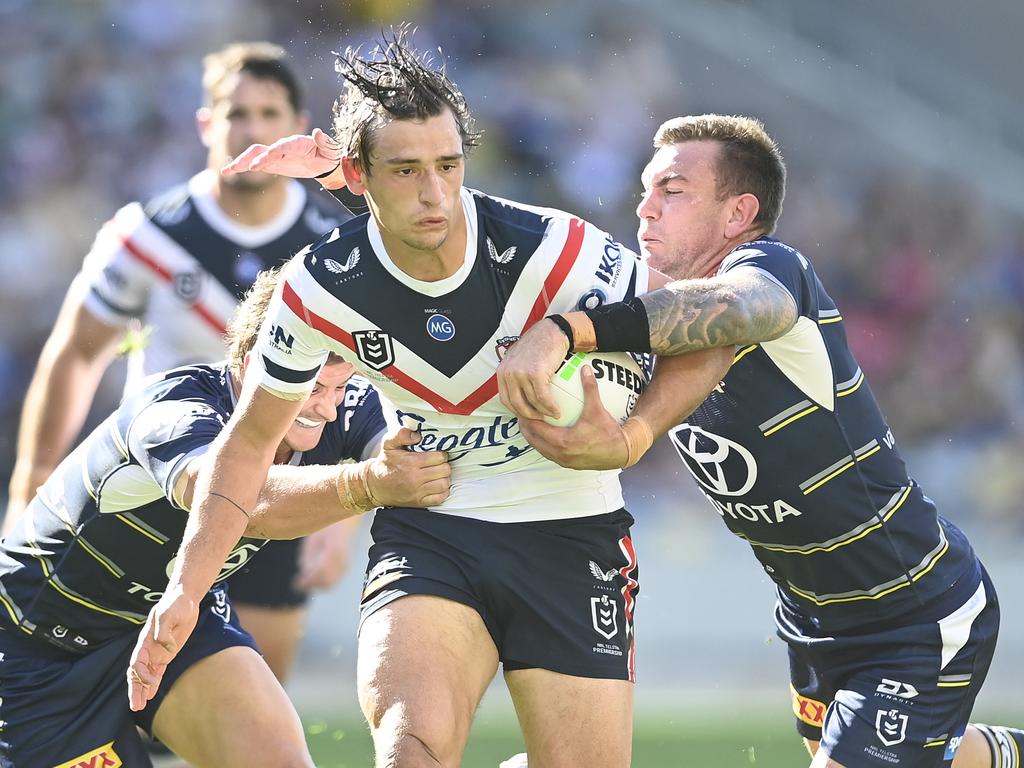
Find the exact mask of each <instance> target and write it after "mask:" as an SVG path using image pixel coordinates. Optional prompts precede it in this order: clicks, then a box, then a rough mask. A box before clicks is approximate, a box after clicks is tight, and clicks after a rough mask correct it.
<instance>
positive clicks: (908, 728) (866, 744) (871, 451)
mask: <svg viewBox="0 0 1024 768" xmlns="http://www.w3.org/2000/svg"><path fill="white" fill-rule="evenodd" d="M654 145H655V148H656V151H655V153H654V156H653V158H652V160H651V161H650V163H648V165H647V167H646V169H645V170H644V173H643V185H644V195H643V198H642V200H641V202H640V205H639V207H638V208H637V214H638V216H639V217H640V230H639V239H640V245H641V250H642V251H643V252H644V254H645V255H646V256H647V257H648V259H649V262H650V264H651V266H652V267H655V268H659V269H662V270H664V271H665V272H666V273H667V274H669V275H670V276H672V277H673V278H676V279H677V282H673V283H671V284H669V285H668V286H667V287H666V288H665V289H662V290H659V291H655V292H653V293H650V294H648V295H645V296H643V297H641V298H635V299H632V300H630V301H628V302H626V303H624V304H608V305H605V306H604V307H601V308H598V309H596V310H593V311H589V310H588V311H587V312H585V313H584V312H575V313H569V314H567V315H562V316H560V317H556V318H553V319H552V320H551V321H546V322H543V323H538V324H537V326H536V327H535V328H534V329H532V330H531V331H530V332H529V333H528V334H527V335H525V336H524V337H523V339H521V340H520V342H519V343H518V344H517V345H516V346H515V347H514V348H513V349H512V350H511V351H510V353H509V355H508V356H507V357H506V359H505V362H504V363H503V365H502V367H501V369H500V370H499V377H500V380H501V387H502V397H503V400H504V401H505V402H506V403H507V404H509V406H510V407H511V408H512V409H513V410H514V411H515V412H517V413H519V414H520V415H522V416H524V417H529V418H530V419H533V418H538V417H540V416H541V415H542V414H544V413H551V412H552V411H553V410H555V409H554V408H553V407H552V403H551V399H550V396H549V394H548V393H547V392H546V389H547V380H548V378H549V376H550V374H551V372H552V371H554V369H555V366H557V364H558V362H559V361H560V360H561V359H562V356H563V355H564V354H565V352H566V349H575V350H577V351H585V350H591V349H602V350H607V351H612V350H617V351H624V350H628V351H634V352H651V351H653V352H655V353H657V354H659V355H676V354H682V353H690V352H694V351H698V350H707V349H712V348H724V349H728V350H735V357H734V359H733V361H732V366H731V368H730V369H729V372H728V374H727V375H726V376H725V377H724V379H723V380H722V381H721V382H720V383H719V384H717V386H715V387H714V389H713V390H710V391H709V392H708V397H707V399H706V400H705V401H704V403H702V404H701V405H700V407H699V408H697V409H696V411H695V412H694V413H692V414H691V415H690V416H689V417H688V419H687V420H686V421H685V422H684V423H682V424H680V425H678V426H676V427H674V428H672V429H671V430H669V436H670V438H671V440H672V444H673V446H674V447H675V448H676V451H677V452H678V453H679V456H680V458H681V459H682V460H683V463H684V464H685V465H686V466H687V468H688V469H689V470H690V472H691V473H692V474H693V476H694V478H695V479H696V481H697V483H698V485H699V486H700V489H701V491H702V492H703V493H704V495H705V496H707V498H708V499H709V500H710V501H711V503H712V504H713V506H714V508H715V510H716V511H717V512H718V514H719V515H721V516H722V519H723V520H724V522H725V523H726V525H728V526H729V528H730V529H731V530H732V531H733V532H735V533H736V534H737V535H739V536H740V537H741V538H743V539H744V540H746V541H747V542H748V543H749V544H750V546H751V547H752V548H753V551H754V554H755V555H756V556H757V558H758V560H759V561H760V562H761V565H762V566H763V567H764V569H765V572H766V573H767V574H768V575H769V577H770V578H771V579H772V580H773V581H774V582H775V583H776V584H777V586H778V596H779V601H778V605H777V608H776V612H775V618H776V624H777V629H778V634H779V636H780V637H781V638H782V639H783V640H785V641H786V643H787V644H788V647H789V659H790V672H791V680H792V695H793V708H794V713H795V714H796V716H797V718H798V722H797V729H798V730H799V732H800V733H801V735H802V736H803V737H804V739H805V740H806V742H807V745H808V748H809V750H810V752H811V753H812V754H813V755H814V759H813V767H814V768H826V767H831V768H841V767H842V766H848V767H849V768H853V766H858V767H859V766H870V765H878V766H891V765H899V766H907V767H908V768H909V767H913V768H925V767H926V766H928V767H930V766H939V765H948V764H950V763H953V761H954V758H955V766H956V768H1017V766H1019V764H1020V763H1019V751H1020V748H1021V746H1022V745H1024V741H1022V737H1024V733H1021V732H1020V731H1016V730H1013V729H1008V728H1000V727H989V726H969V725H967V720H968V717H969V716H970V713H971V708H972V706H973V704H974V700H975V697H976V696H977V694H978V691H979V689H980V688H981V685H982V683H983V681H984V679H985V675H986V673H987V672H988V668H989V663H990V661H991V659H992V653H993V650H994V648H995V642H996V634H997V631H998V625H999V606H998V602H997V599H996V593H995V590H994V589H993V587H992V583H991V581H990V580H989V578H988V576H987V574H986V573H985V569H984V568H983V567H982V565H981V563H980V561H979V560H978V558H977V556H976V555H975V553H974V551H973V549H972V548H971V545H970V543H969V542H968V540H967V538H966V536H964V534H963V533H962V532H961V531H960V530H959V529H958V528H957V527H956V526H955V525H953V524H952V523H951V522H949V521H948V520H946V519H944V518H942V517H940V516H939V515H938V514H937V512H936V509H935V505H934V504H933V503H932V501H931V500H930V499H929V498H928V497H927V496H925V495H924V492H923V491H922V489H921V487H920V486H919V485H918V484H917V483H916V482H915V481H914V480H913V479H912V478H910V477H909V476H908V475H907V471H906V468H905V466H904V463H903V459H902V457H901V456H900V452H899V448H898V447H897V444H896V439H895V437H894V436H893V432H892V431H891V429H890V428H889V424H888V422H887V421H886V420H885V418H884V417H883V416H882V414H881V412H880V411H879V408H878V405H877V403H876V402H875V399H874V396H873V395H872V393H871V390H870V388H869V386H868V384H867V382H866V381H865V377H864V373H863V371H861V369H860V367H859V366H858V364H857V362H856V360H855V359H854V357H853V355H852V354H851V352H850V350H849V348H848V346H847V340H846V334H845V331H844V327H843V318H842V314H841V312H840V310H839V309H838V308H837V307H836V305H835V303H834V302H833V301H832V299H831V298H830V297H829V295H828V293H827V292H826V291H825V288H824V286H823V285H822V284H821V282H820V281H819V280H818V277H817V276H816V274H815V272H814V268H813V266H812V265H811V263H810V261H809V260H808V259H807V258H806V257H805V256H804V255H802V254H801V253H800V252H799V251H797V250H796V249H795V248H793V247H791V246H789V245H787V244H786V243H783V242H781V241H779V240H776V239H774V238H772V237H771V236H770V234H771V232H772V231H773V230H774V228H775V224H776V221H777V219H778V216H779V213H780V212H781V209H782V199H783V196H784V193H785V166H784V165H783V161H782V156H781V154H780V152H779V150H778V147H777V146H776V144H775V142H774V141H773V140H772V139H771V137H769V136H768V134H767V133H766V132H765V131H764V128H763V126H762V125H761V124H760V123H759V122H757V121H756V120H752V119H749V118H742V117H723V116H718V115H704V116H700V117H687V118H676V119H674V120H670V121H668V122H666V123H664V124H663V125H662V126H661V128H660V129H659V131H658V133H657V135H656V137H655V141H654ZM585 385H586V388H587V389H588V390H589V392H590V394H591V397H590V398H589V403H588V404H587V407H586V408H585V410H584V416H583V418H581V420H580V422H578V424H577V426H575V427H574V428H572V429H565V430H561V429H557V428H553V427H549V426H548V425H546V424H544V423H543V422H539V421H538V422H534V421H524V424H523V430H524V432H525V433H526V434H527V435H528V437H529V439H530V442H531V443H532V444H533V445H534V446H535V447H536V448H537V449H538V450H540V451H541V452H542V453H544V454H545V455H547V456H549V457H551V458H553V459H555V460H557V461H559V462H560V463H562V464H563V465H565V466H574V467H586V468H595V467H596V468H606V467H609V466H621V462H620V460H618V459H617V458H616V457H615V455H614V451H609V450H608V449H607V448H606V446H609V445H612V446H615V445H621V443H622V436H621V429H620V427H619V426H618V424H617V423H615V422H614V420H612V419H611V418H610V417H609V416H608V415H607V414H606V413H605V412H604V411H603V409H602V408H601V407H600V404H599V401H597V400H596V399H595V398H593V396H592V395H593V392H594V385H593V380H592V378H590V379H587V380H586V381H585ZM653 431H654V434H657V433H658V430H657V429H654V430H653ZM595 446H596V447H597V450H594V447H595ZM619 450H620V453H621V448H620V449H619Z"/></svg>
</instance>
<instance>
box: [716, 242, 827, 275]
mask: <svg viewBox="0 0 1024 768" xmlns="http://www.w3.org/2000/svg"><path fill="white" fill-rule="evenodd" d="M744 264H750V265H754V266H756V265H758V264H764V265H767V264H777V265H792V266H797V267H799V268H800V269H803V270H807V271H810V270H811V263H810V261H809V260H808V259H807V257H806V256H804V255H803V254H802V253H801V252H800V251H799V250H797V249H796V248H794V247H793V246H792V245H790V244H789V243H785V242H783V241H782V240H776V239H775V238H773V237H762V238H759V239H757V240H751V241H750V242H747V243H743V244H742V245H738V246H737V247H736V248H734V249H733V250H732V251H731V252H729V254H728V255H726V257H725V258H724V259H723V260H722V265H721V267H720V268H719V272H726V271H728V270H730V269H732V268H734V267H737V266H740V265H744Z"/></svg>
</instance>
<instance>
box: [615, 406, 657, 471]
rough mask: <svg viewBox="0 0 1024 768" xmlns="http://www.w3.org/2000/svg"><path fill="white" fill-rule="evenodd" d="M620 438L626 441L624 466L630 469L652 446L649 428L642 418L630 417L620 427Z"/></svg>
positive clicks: (651, 435) (652, 437)
mask: <svg viewBox="0 0 1024 768" xmlns="http://www.w3.org/2000/svg"><path fill="white" fill-rule="evenodd" d="M622 436H623V437H624V438H625V439H626V464H625V466H624V467H623V469H625V468H626V467H632V466H633V465H634V464H636V463H637V462H638V461H640V458H641V457H642V456H643V455H644V454H645V453H647V450H648V449H649V448H650V447H651V446H652V445H653V444H654V433H653V432H652V431H651V426H650V424H648V423H647V422H646V421H644V419H643V417H642V416H630V417H629V418H628V419H626V421H625V423H624V424H623V425H622Z"/></svg>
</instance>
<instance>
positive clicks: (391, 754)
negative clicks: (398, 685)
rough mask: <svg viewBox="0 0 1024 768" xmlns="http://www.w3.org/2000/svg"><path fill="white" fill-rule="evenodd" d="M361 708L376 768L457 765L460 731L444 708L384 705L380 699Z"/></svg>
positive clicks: (364, 702)
mask: <svg viewBox="0 0 1024 768" xmlns="http://www.w3.org/2000/svg"><path fill="white" fill-rule="evenodd" d="M363 707H364V709H363V711H364V714H365V715H366V720H367V722H368V723H369V725H370V730H371V732H372V733H373V742H374V746H375V749H376V751H377V766H378V768H383V767H384V766H395V767H396V768H407V767H408V768H412V767H413V766H416V768H419V766H430V765H448V764H451V763H453V762H457V761H458V757H459V754H460V752H461V744H462V742H463V741H464V736H463V735H462V730H463V729H461V728H460V726H459V724H458V720H457V718H456V717H455V716H454V714H453V713H452V712H450V711H448V709H447V708H446V707H444V706H436V705H435V706H426V705H423V706H413V705H410V704H409V703H407V702H391V703H390V704H384V703H382V702H380V700H379V699H372V700H370V701H367V700H366V699H364V700H363Z"/></svg>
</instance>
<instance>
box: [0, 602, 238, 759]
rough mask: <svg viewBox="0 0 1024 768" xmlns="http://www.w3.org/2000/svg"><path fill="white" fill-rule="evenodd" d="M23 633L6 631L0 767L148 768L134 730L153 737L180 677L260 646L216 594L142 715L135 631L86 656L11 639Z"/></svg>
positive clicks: (2, 637)
mask: <svg viewBox="0 0 1024 768" xmlns="http://www.w3.org/2000/svg"><path fill="white" fill-rule="evenodd" d="M17 631H18V630H16V629H8V628H6V627H5V629H4V631H2V632H0V653H2V654H3V655H2V658H0V720H2V721H3V729H2V730H0V767H2V768H9V767H10V766H16V768H36V767H37V766H38V767H39V768H43V766H46V767H47V768H49V766H74V767H75V768H77V766H79V765H84V766H95V767H96V768H100V766H115V765H124V766H131V767H132V768H135V767H136V766H144V767H148V766H150V765H151V762H150V759H149V756H148V754H147V748H146V744H145V741H144V739H143V738H142V737H141V736H140V735H139V732H138V730H137V728H136V726H138V727H141V728H142V729H143V730H145V731H147V732H150V731H151V729H152V726H153V717H154V716H155V715H156V712H157V709H159V707H160V704H161V702H162V701H163V699H164V697H165V696H166V695H167V692H168V691H170V690H171V687H172V686H173V685H174V683H175V682H176V681H177V679H178V678H179V677H181V675H182V673H183V672H184V671H185V670H186V669H188V668H189V667H191V666H192V665H193V664H195V663H196V662H198V661H200V660H201V659H204V658H206V657H207V656H212V655H213V654H215V653H217V652H218V651H222V650H224V649H226V648H231V647H234V646H248V647H250V648H255V643H253V640H252V638H251V637H250V636H249V634H248V633H247V632H246V631H245V630H244V629H242V628H241V626H239V624H238V621H237V620H236V618H235V616H234V611H233V610H232V609H231V603H230V601H228V599H227V596H226V594H225V593H224V591H223V590H219V589H218V590H215V591H213V592H211V593H210V594H209V595H207V597H206V598H205V599H204V600H203V602H202V604H201V606H200V611H199V623H198V624H197V625H196V629H195V631H194V632H193V633H192V636H191V637H190V638H189V640H188V642H187V643H185V646H184V647H183V648H182V650H181V653H179V654H178V656H177V658H175V659H174V661H173V662H171V664H170V665H169V666H168V667H167V671H166V672H165V673H164V678H163V681H162V682H161V684H160V689H159V690H158V691H157V695H156V696H155V697H154V699H153V700H152V701H151V702H150V703H149V705H148V706H147V707H146V708H145V709H144V710H143V711H142V712H132V711H131V710H130V709H129V708H128V683H127V677H126V674H127V671H128V662H129V660H130V659H131V654H132V650H133V649H134V648H135V642H136V640H137V639H138V632H137V631H135V630H134V629H131V630H129V631H126V632H125V633H124V635H122V636H120V637H117V638H116V639H114V640H111V641H109V642H107V643H104V644H103V645H101V646H99V647H98V648H96V650H94V651H92V652H91V653H88V654H84V655H82V656H75V655H72V654H68V653H64V652H63V651H60V650H59V649H56V648H53V647H52V646H49V645H47V644H46V643H43V642H37V641H35V640H33V639H32V638H30V637H24V636H22V637H19V636H13V635H12V634H11V633H13V632H17ZM36 646H38V647H36Z"/></svg>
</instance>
